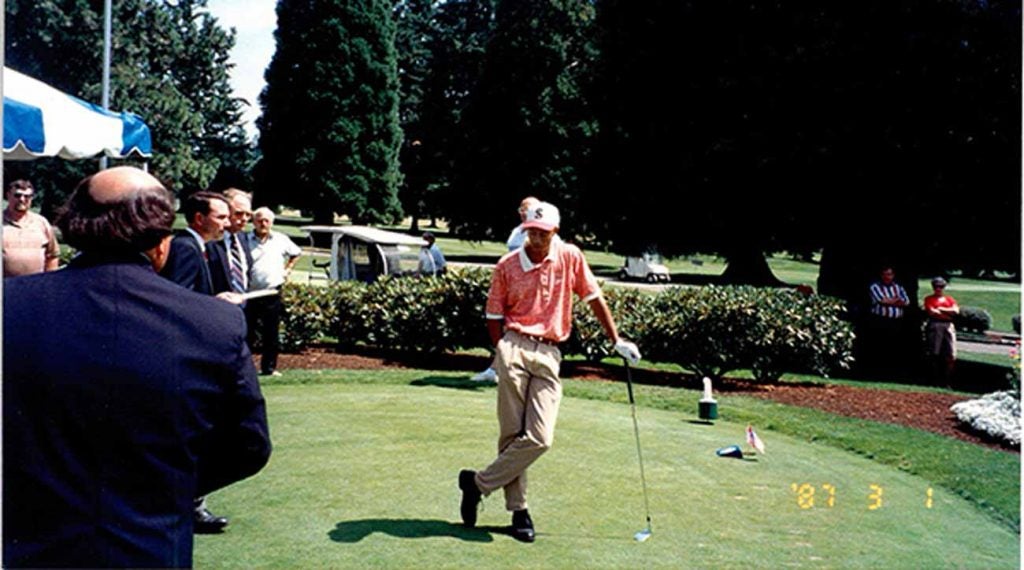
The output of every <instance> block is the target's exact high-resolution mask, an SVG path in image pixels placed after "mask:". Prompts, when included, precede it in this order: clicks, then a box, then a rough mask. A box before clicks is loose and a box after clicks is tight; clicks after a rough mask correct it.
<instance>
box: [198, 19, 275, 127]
mask: <svg viewBox="0 0 1024 570" xmlns="http://www.w3.org/2000/svg"><path fill="white" fill-rule="evenodd" d="M276 7H277V2H276V0H209V9H210V13H211V14H213V16H214V17H216V18H217V21H218V22H219V23H220V25H221V26H222V27H224V28H234V29H235V47H234V48H233V49H232V50H231V63H233V64H234V65H235V67H234V68H233V69H231V87H232V89H234V93H235V96H236V97H241V98H242V99H245V100H246V101H248V102H249V106H248V107H246V108H245V114H244V119H245V128H246V131H247V132H248V133H249V136H250V137H254V136H255V135H256V134H257V131H256V118H257V117H259V115H260V107H259V94H260V91H262V90H263V85H264V81H263V72H264V71H266V69H267V65H269V64H270V58H271V57H272V56H273V55H274V29H275V28H277V14H276V12H275V9H276Z"/></svg>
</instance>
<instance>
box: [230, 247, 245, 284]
mask: <svg viewBox="0 0 1024 570" xmlns="http://www.w3.org/2000/svg"><path fill="white" fill-rule="evenodd" d="M231 237H232V239H231V246H230V247H228V262H229V265H230V266H231V267H230V269H231V290H232V291H234V292H236V293H245V289H246V282H245V261H244V254H243V253H242V242H241V241H240V240H239V239H238V236H231Z"/></svg>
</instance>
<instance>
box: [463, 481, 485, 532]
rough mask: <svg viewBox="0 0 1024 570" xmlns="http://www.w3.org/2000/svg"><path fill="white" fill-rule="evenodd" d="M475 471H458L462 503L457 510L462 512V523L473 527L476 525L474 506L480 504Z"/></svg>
mask: <svg viewBox="0 0 1024 570" xmlns="http://www.w3.org/2000/svg"><path fill="white" fill-rule="evenodd" d="M475 477H476V471H470V470H469V469H463V470H462V471H459V489H461V490H462V504H461V505H459V511H460V512H461V513H462V524H464V525H466V526H468V527H469V528H473V527H474V526H476V508H477V505H479V504H480V497H481V495H482V493H480V489H478V488H477V486H476V481H475Z"/></svg>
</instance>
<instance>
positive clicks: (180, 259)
mask: <svg viewBox="0 0 1024 570" xmlns="http://www.w3.org/2000/svg"><path fill="white" fill-rule="evenodd" d="M181 211H182V213H183V214H184V215H185V222H186V223H188V227H187V228H185V229H183V230H180V231H178V232H177V233H176V234H175V235H174V239H173V240H172V241H171V253H170V255H169V256H168V258H167V264H166V265H164V268H163V269H162V270H161V271H160V275H163V276H164V277H166V278H168V279H170V280H171V281H174V282H175V283H177V284H178V285H181V286H182V287H185V288H187V289H191V290H193V291H195V292H197V293H204V294H206V295H213V294H215V290H214V287H213V280H214V278H213V275H212V274H211V271H210V265H209V264H208V263H207V259H208V258H209V248H208V247H207V245H208V244H209V243H210V242H213V241H216V240H219V239H220V238H221V236H223V235H224V229H225V228H227V227H228V224H229V223H230V207H229V206H228V202H227V200H226V199H225V198H224V196H222V195H220V194H216V193H214V192H195V193H193V194H191V195H190V196H188V197H187V198H185V199H184V200H182V203H181Z"/></svg>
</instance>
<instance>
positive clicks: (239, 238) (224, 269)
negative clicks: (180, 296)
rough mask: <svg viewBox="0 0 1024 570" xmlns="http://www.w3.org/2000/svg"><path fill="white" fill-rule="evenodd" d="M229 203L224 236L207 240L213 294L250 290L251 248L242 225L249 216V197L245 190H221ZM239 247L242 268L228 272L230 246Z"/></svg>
mask: <svg viewBox="0 0 1024 570" xmlns="http://www.w3.org/2000/svg"><path fill="white" fill-rule="evenodd" d="M224 197H225V198H227V201H228V206H229V207H230V212H231V217H230V221H229V223H228V227H227V231H225V232H224V239H221V240H218V241H214V242H210V244H209V246H210V248H209V252H210V260H209V262H210V277H211V279H212V280H213V292H214V294H218V293H223V292H225V291H234V292H236V293H245V292H246V291H248V290H249V281H250V279H251V277H252V248H251V246H250V244H249V236H248V234H246V232H245V226H246V225H247V224H248V223H249V220H250V219H251V218H252V198H251V197H250V196H249V194H248V193H247V192H243V191H242V190H239V189H237V188H229V189H227V190H225V191H224ZM235 248H238V249H237V250H236V251H239V250H240V251H241V254H242V255H241V258H240V259H241V271H240V274H239V275H236V276H232V274H231V254H230V253H229V250H231V249H235Z"/></svg>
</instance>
